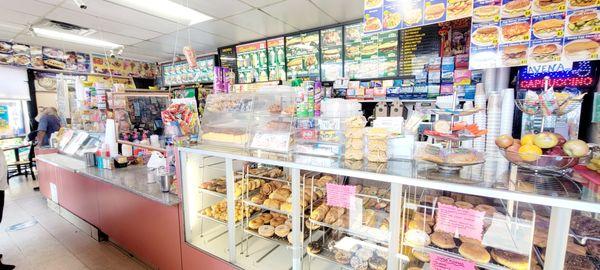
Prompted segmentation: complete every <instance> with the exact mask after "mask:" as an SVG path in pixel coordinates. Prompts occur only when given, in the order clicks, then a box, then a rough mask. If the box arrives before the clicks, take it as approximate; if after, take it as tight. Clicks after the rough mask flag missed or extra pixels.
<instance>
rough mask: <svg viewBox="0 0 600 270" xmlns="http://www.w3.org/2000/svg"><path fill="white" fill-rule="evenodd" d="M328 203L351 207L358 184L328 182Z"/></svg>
mask: <svg viewBox="0 0 600 270" xmlns="http://www.w3.org/2000/svg"><path fill="white" fill-rule="evenodd" d="M326 188H327V205H329V206H337V207H344V208H350V202H351V199H352V198H354V195H355V194H356V186H346V185H338V184H332V183H327V186H326Z"/></svg>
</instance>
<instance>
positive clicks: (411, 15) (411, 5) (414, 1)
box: [401, 0, 424, 28]
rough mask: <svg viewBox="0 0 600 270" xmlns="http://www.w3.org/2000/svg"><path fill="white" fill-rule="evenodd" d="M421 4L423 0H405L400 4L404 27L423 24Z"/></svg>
mask: <svg viewBox="0 0 600 270" xmlns="http://www.w3.org/2000/svg"><path fill="white" fill-rule="evenodd" d="M423 6H424V5H423V0H410V1H406V3H405V4H404V5H402V6H401V9H402V21H403V25H404V28H408V27H414V26H419V25H422V24H423Z"/></svg>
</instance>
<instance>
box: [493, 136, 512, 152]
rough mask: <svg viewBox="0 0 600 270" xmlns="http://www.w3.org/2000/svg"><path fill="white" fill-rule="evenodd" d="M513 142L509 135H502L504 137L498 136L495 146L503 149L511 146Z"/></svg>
mask: <svg viewBox="0 0 600 270" xmlns="http://www.w3.org/2000/svg"><path fill="white" fill-rule="evenodd" d="M514 141H515V139H513V137H511V136H510V135H507V134H504V135H500V136H498V137H497V138H496V145H497V146H498V147H500V148H503V149H504V148H507V147H509V146H511V145H512V144H513V142H514Z"/></svg>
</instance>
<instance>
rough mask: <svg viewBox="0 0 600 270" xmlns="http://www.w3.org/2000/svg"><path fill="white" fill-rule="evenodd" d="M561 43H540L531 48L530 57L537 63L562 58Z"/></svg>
mask: <svg viewBox="0 0 600 270" xmlns="http://www.w3.org/2000/svg"><path fill="white" fill-rule="evenodd" d="M560 50H561V48H560V45H558V44H554V43H549V44H539V45H536V46H535V47H533V48H532V49H531V53H529V58H530V59H531V60H533V61H534V62H536V63H548V62H552V61H557V60H558V59H560V53H561V51H560Z"/></svg>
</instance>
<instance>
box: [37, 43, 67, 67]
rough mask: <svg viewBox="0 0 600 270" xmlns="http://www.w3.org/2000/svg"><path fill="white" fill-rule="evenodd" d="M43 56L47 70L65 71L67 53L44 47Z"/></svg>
mask: <svg viewBox="0 0 600 270" xmlns="http://www.w3.org/2000/svg"><path fill="white" fill-rule="evenodd" d="M42 54H43V56H44V68H47V69H61V70H62V69H65V68H66V66H67V64H66V63H65V53H64V51H63V50H60V49H56V48H49V47H43V48H42Z"/></svg>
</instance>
